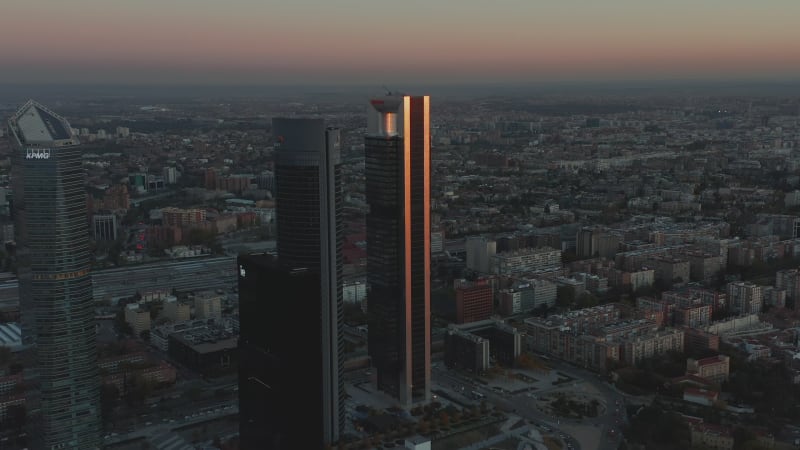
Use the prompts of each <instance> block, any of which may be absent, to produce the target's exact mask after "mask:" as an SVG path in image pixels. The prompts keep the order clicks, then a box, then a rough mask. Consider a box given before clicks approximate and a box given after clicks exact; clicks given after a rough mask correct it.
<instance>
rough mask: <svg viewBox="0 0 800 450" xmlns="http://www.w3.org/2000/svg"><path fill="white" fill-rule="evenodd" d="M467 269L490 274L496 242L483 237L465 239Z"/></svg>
mask: <svg viewBox="0 0 800 450" xmlns="http://www.w3.org/2000/svg"><path fill="white" fill-rule="evenodd" d="M466 250H467V269H469V270H473V271H475V272H478V273H491V270H492V267H491V264H492V258H494V256H495V254H496V253H497V242H495V241H493V240H491V239H487V238H485V237H483V236H471V237H469V238H467V242H466Z"/></svg>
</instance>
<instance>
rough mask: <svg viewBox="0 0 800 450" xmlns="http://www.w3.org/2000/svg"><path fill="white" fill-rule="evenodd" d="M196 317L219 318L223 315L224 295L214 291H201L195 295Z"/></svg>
mask: <svg viewBox="0 0 800 450" xmlns="http://www.w3.org/2000/svg"><path fill="white" fill-rule="evenodd" d="M194 317H195V318H196V319H219V318H221V317H222V296H221V295H218V294H215V293H213V292H208V291H206V292H201V293H198V294H197V295H196V296H195V297H194Z"/></svg>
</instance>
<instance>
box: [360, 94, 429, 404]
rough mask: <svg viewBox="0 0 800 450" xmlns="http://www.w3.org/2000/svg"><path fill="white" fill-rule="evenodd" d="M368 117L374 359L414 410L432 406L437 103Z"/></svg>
mask: <svg viewBox="0 0 800 450" xmlns="http://www.w3.org/2000/svg"><path fill="white" fill-rule="evenodd" d="M367 117H368V124H367V136H366V138H365V157H366V171H365V172H366V173H365V175H366V193H367V204H368V205H369V213H368V214H367V283H368V284H369V286H370V293H369V296H368V300H367V302H368V309H369V312H370V322H369V336H368V339H369V355H370V358H371V360H372V364H373V366H374V367H375V370H376V372H377V377H376V381H377V387H378V389H380V390H382V391H383V392H385V393H387V394H389V395H391V396H393V397H395V398H397V399H398V400H399V401H400V403H401V404H402V405H403V406H405V407H408V406H410V405H412V404H413V403H417V402H427V401H429V400H430V374H431V366H430V354H431V351H430V350H431V342H430V268H431V262H430V238H431V233H430V226H431V217H430V174H431V153H430V97H428V96H421V97H411V96H392V95H389V96H386V97H383V98H376V99H373V100H371V101H370V106H369V108H368V115H367Z"/></svg>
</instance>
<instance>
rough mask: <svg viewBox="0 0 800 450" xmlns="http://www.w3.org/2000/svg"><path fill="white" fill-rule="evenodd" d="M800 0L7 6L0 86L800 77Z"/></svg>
mask: <svg viewBox="0 0 800 450" xmlns="http://www.w3.org/2000/svg"><path fill="white" fill-rule="evenodd" d="M798 18H800V1H798V0H760V1H757V0H668V1H667V0H391V1H386V0H281V1H273V0H70V1H64V0H2V4H0V82H40V81H42V82H58V81H65V82H73V81H82V82H87V83H97V82H104V83H130V82H146V83H152V82H157V83H174V82H182V83H223V84H227V83H249V84H253V83H256V84H261V83H266V84H269V83H302V82H313V83H365V82H377V83H387V84H390V83H397V82H405V83H430V82H448V83H449V82H476V81H489V82H497V81H537V80H563V79H569V80H573V79H574V80H581V79H673V78H714V77H722V78H728V79H730V78H752V77H757V78H758V77H781V78H795V79H798V78H800V22H798Z"/></svg>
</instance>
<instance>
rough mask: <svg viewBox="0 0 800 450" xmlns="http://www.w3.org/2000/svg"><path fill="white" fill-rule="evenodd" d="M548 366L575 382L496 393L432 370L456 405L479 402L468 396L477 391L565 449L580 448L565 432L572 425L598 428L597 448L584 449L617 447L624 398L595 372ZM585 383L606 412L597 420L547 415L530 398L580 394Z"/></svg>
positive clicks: (575, 440) (457, 375) (442, 371)
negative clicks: (558, 440) (552, 436)
mask: <svg viewBox="0 0 800 450" xmlns="http://www.w3.org/2000/svg"><path fill="white" fill-rule="evenodd" d="M551 366H552V368H553V369H554V370H558V371H559V372H562V373H564V374H566V375H568V376H570V377H571V378H574V379H575V381H572V382H569V383H564V384H560V385H557V386H553V387H550V388H546V389H538V390H531V391H530V392H527V393H518V394H510V393H508V392H498V391H496V390H494V389H492V388H490V387H488V386H485V385H483V384H481V383H478V382H476V381H473V380H472V379H470V378H467V377H466V376H463V375H460V374H457V373H455V372H452V371H448V370H447V369H445V368H443V367H435V368H434V369H433V378H434V381H435V382H436V383H438V384H439V385H440V386H443V387H446V388H448V390H449V391H455V392H454V393H453V394H454V400H456V401H458V402H459V403H464V404H476V403H479V402H480V400H476V399H475V398H474V396H473V395H472V394H471V393H472V392H473V391H475V392H478V393H479V394H480V395H482V396H483V397H484V399H485V400H486V401H487V402H489V403H492V404H494V405H495V406H496V407H498V408H499V409H501V410H504V411H508V412H514V413H515V414H517V415H519V416H520V417H522V418H524V419H526V420H528V421H529V422H530V423H531V424H533V425H535V426H537V427H538V428H539V429H541V430H543V431H545V432H549V433H553V434H555V435H556V436H558V437H560V438H561V439H562V440H563V441H564V442H565V443H566V444H567V448H570V446H571V447H572V448H575V449H579V448H581V444H580V442H579V440H578V439H576V438H575V436H571V435H570V434H569V433H568V432H567V431H566V430H564V427H568V426H573V425H574V426H583V427H587V426H588V427H596V428H598V429H599V432H600V435H601V436H603V438H602V439H601V441H600V443H599V445H597V447H594V448H585V449H584V450H594V449H595V448H596V449H598V450H615V449H616V448H617V447H618V445H619V440H620V438H621V436H620V428H621V426H622V424H623V423H624V420H625V401H624V400H625V398H624V395H622V394H621V393H619V392H618V391H616V390H615V389H614V388H613V387H611V386H609V385H608V384H607V383H605V382H603V381H601V380H599V379H598V378H597V375H596V374H595V373H592V372H589V371H586V370H583V369H579V368H575V367H573V366H570V365H567V364H564V363H559V362H553V363H551ZM584 383H586V384H589V385H591V386H592V388H594V390H596V391H597V392H598V393H599V394H598V395H599V396H600V397H601V398H602V399H603V402H604V404H605V406H606V409H605V411H604V413H603V414H601V415H600V416H598V417H596V418H584V419H581V420H570V419H563V418H559V417H553V416H549V415H547V414H546V413H544V412H543V411H541V410H540V409H539V408H538V407H536V400H535V399H534V398H533V396H537V397H538V396H540V395H543V394H546V393H548V392H553V391H563V390H565V389H569V388H574V389H576V392H580V391H578V390H577V389H580V388H581V386H584ZM612 430H613V431H612ZM585 440H586V439H584V441H585ZM584 443H585V442H584Z"/></svg>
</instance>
